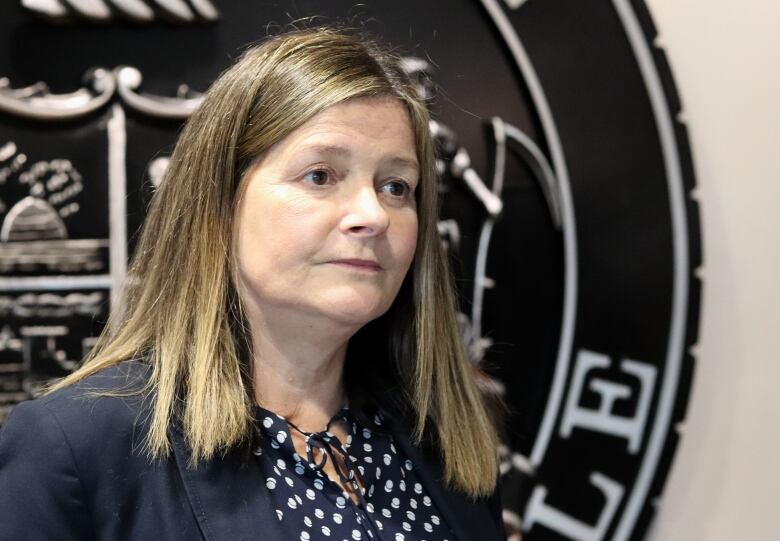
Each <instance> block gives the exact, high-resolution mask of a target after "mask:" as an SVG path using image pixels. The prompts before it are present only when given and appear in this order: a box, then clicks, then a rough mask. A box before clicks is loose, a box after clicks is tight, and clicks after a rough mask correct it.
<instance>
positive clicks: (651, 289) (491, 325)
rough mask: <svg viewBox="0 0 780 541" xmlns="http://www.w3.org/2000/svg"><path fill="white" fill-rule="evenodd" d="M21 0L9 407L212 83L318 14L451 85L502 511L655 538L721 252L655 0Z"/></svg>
mask: <svg viewBox="0 0 780 541" xmlns="http://www.w3.org/2000/svg"><path fill="white" fill-rule="evenodd" d="M20 3H21V2H20ZM10 4H12V3H9V5H10ZM23 4H24V6H25V7H26V8H27V11H26V12H25V11H23V10H19V9H16V8H18V6H14V11H8V12H4V13H2V14H3V15H4V17H0V21H2V22H0V35H2V36H13V44H10V42H9V43H8V44H7V45H8V46H7V47H5V48H3V50H5V51H6V54H4V55H0V222H1V223H0V265H2V267H3V275H2V276H0V314H2V316H3V317H4V318H5V320H7V321H8V324H4V326H3V327H2V329H0V351H3V352H4V355H5V357H4V358H5V359H7V360H6V361H0V362H3V363H4V365H3V369H2V370H0V372H2V374H0V383H1V384H2V387H1V388H2V389H3V391H1V392H0V422H2V418H3V416H4V415H5V413H7V411H9V409H10V406H11V405H13V403H15V402H18V401H19V400H21V399H24V398H26V397H29V396H30V393H31V392H32V390H33V387H34V386H33V385H32V383H34V382H38V381H40V380H42V379H45V378H46V377H48V376H58V375H61V374H62V373H65V372H67V370H69V369H71V368H72V367H73V365H74V364H75V362H76V361H77V360H78V359H79V358H80V357H81V356H82V355H83V354H84V352H85V351H87V350H88V349H89V347H91V344H92V343H93V338H92V336H93V335H94V333H95V332H97V331H98V330H99V329H95V328H94V324H93V321H94V320H95V319H96V318H97V319H100V318H102V317H104V316H105V307H106V305H107V302H106V301H108V300H110V298H111V297H112V295H113V294H114V293H115V292H116V289H117V288H118V287H119V285H120V284H121V283H122V280H123V279H124V269H125V263H126V260H127V255H128V254H129V253H132V249H133V239H134V237H133V232H135V231H136V230H137V229H138V227H139V226H140V224H141V223H142V220H143V216H144V209H145V207H146V203H147V202H148V198H149V196H150V194H151V193H152V192H153V190H154V187H155V186H156V184H157V183H158V182H159V180H160V179H161V178H162V172H163V171H164V169H165V166H166V164H167V160H166V157H165V152H166V150H167V149H170V146H171V145H172V144H173V142H174V140H175V136H176V133H177V130H178V128H179V127H180V125H181V122H182V120H183V119H185V118H186V117H187V116H188V115H189V114H190V112H191V111H192V110H193V109H194V108H195V107H197V104H198V103H199V99H200V94H199V91H202V90H204V89H205V88H207V86H208V85H209V84H210V82H211V81H212V80H213V79H214V78H215V77H216V76H217V75H218V74H219V73H220V72H221V71H222V70H223V69H224V68H225V67H226V66H227V64H228V63H229V57H228V55H230V54H233V53H234V52H235V51H237V50H239V49H240V47H242V46H243V45H245V44H246V43H249V42H252V41H256V40H257V39H258V38H259V37H261V36H262V35H263V34H264V33H265V29H266V27H267V26H268V25H269V24H270V25H272V26H273V25H282V24H284V23H286V22H288V21H290V20H291V19H297V18H303V17H310V16H320V15H321V16H324V17H323V21H324V22H329V21H330V22H332V21H335V20H342V21H348V22H349V21H351V22H352V23H353V24H361V25H364V26H366V27H367V29H368V30H369V31H371V32H372V33H374V34H377V35H379V36H380V37H382V38H385V39H386V40H387V41H388V42H390V43H392V44H394V45H397V46H399V47H400V48H401V49H402V51H403V52H404V53H405V54H407V56H406V57H405V59H404V62H405V68H406V69H407V71H408V72H409V73H410V74H411V75H413V76H414V77H416V78H417V81H418V82H419V87H420V90H421V91H422V92H424V93H426V94H427V95H428V97H429V99H430V103H431V111H432V114H433V117H434V119H435V121H434V122H433V123H432V126H431V129H432V131H433V133H434V135H435V136H436V139H437V141H438V144H439V151H440V163H439V166H440V170H441V173H442V180H441V185H440V188H441V192H442V201H443V208H442V220H441V222H440V224H439V229H440V233H441V236H442V240H443V242H444V243H445V244H446V245H447V247H448V250H449V253H450V254H451V258H452V264H453V269H454V273H455V276H456V282H457V286H458V288H459V293H460V299H461V312H462V313H461V321H462V328H463V337H464V341H465V343H466V345H467V348H468V352H469V355H470V357H471V359H472V360H473V361H474V362H475V363H479V365H480V367H481V368H483V369H484V371H485V373H486V374H487V375H488V376H489V378H487V379H486V380H485V381H484V382H483V383H484V386H485V388H486V390H487V391H489V392H492V393H496V394H498V395H500V396H501V397H502V398H503V400H504V402H505V403H506V405H507V406H508V412H507V414H506V415H505V416H504V417H503V419H504V421H503V423H502V433H503V438H504V442H505V445H504V446H503V449H502V453H503V457H504V461H503V469H502V472H503V474H504V483H503V486H504V507H505V514H504V518H505V521H506V522H507V523H508V524H509V525H510V526H512V527H514V528H516V529H518V530H519V529H522V530H524V534H523V536H524V539H531V540H533V539H574V540H594V541H595V540H601V539H616V540H625V539H629V538H631V539H636V538H639V537H641V536H642V535H643V533H644V532H645V530H646V528H647V525H648V523H649V521H650V519H651V517H652V513H653V509H654V506H653V502H654V501H655V500H656V499H657V498H658V497H659V495H660V493H661V490H662V488H663V483H664V480H665V477H666V474H667V471H668V468H669V465H670V463H671V460H672V456H673V453H674V449H675V446H676V443H677V439H678V434H677V432H676V430H675V426H676V425H677V423H679V422H680V421H681V420H682V419H683V417H684V414H685V406H686V402H687V396H688V394H687V393H688V390H689V387H690V384H691V376H692V368H693V358H692V356H691V355H690V352H689V351H688V350H689V347H690V346H691V345H692V344H693V343H694V342H695V340H696V331H697V326H698V306H699V281H698V279H697V278H696V277H695V276H694V274H693V272H694V269H696V268H697V267H698V266H699V265H700V264H701V254H700V239H699V223H698V207H697V204H696V202H695V201H694V200H693V199H692V198H691V196H690V192H691V190H692V189H693V187H694V176H693V168H692V163H691V157H690V152H689V150H688V144H687V136H686V132H685V127H684V125H683V124H682V123H681V122H680V120H679V113H680V111H681V105H680V103H679V100H678V98H677V94H676V92H675V88H674V84H673V80H672V77H671V73H670V70H669V68H668V65H667V63H666V61H665V58H664V55H663V52H662V51H661V50H659V49H658V48H657V47H655V46H654V45H653V40H654V38H655V35H656V33H655V29H654V28H653V25H652V21H651V18H650V16H649V14H648V12H647V10H646V8H645V6H644V4H643V3H642V2H640V1H636V0H601V1H598V2H587V3H584V2H579V3H577V2H567V3H566V2H557V3H556V2H542V1H541V0H458V1H453V2H448V3H447V4H446V6H444V5H443V4H442V3H438V2H412V1H411V0H398V1H396V2H392V3H390V2H388V3H383V4H381V5H371V6H368V7H365V6H364V7H358V8H356V7H355V5H354V2H350V1H346V0H329V1H328V2H315V1H310V2H290V3H286V2H281V3H275V4H273V5H270V4H269V5H266V4H260V3H253V2H219V1H217V0H212V1H199V2H193V1H189V2H185V1H182V2H177V3H170V2H162V1H160V0H144V1H143V2H140V1H139V2H134V3H131V2H124V1H122V0H97V1H96V2H93V3H92V4H94V5H91V7H90V9H86V8H84V6H85V5H86V4H83V3H79V2H71V1H70V0H59V1H58V2H32V1H30V2H24V3H23ZM55 4H56V5H57V6H59V5H60V4H62V6H61V7H62V9H59V8H57V9H55V8H53V7H52V6H54V5H55ZM82 4H83V5H82ZM131 4H133V5H132V6H131ZM173 4H176V6H175V7H176V9H175V10H174V11H171V9H172V8H171V6H173ZM101 6H102V7H101ZM55 7H56V6H55ZM2 9H3V8H0V10H2ZM6 9H10V8H6ZM128 10H129V11H128ZM36 16H43V19H42V20H40V21H37V22H31V21H32V20H33V19H35V17H36ZM52 19H53V20H54V22H55V23H56V24H55V25H53V26H52V25H50V21H51V20H52ZM111 19H115V20H116V21H117V23H118V24H117V25H116V26H112V22H111ZM361 21H362V22H361ZM96 22H97V23H99V24H94V23H96ZM63 23H65V24H63ZM9 39H10V38H9ZM128 44H130V45H131V46H129V45H128ZM11 45H13V46H11ZM52 50H57V51H59V57H60V58H62V59H64V60H63V61H61V62H51V61H50V58H49V57H48V56H47V54H48V53H46V54H44V53H43V51H52ZM19 66H24V71H23V72H22V71H19V69H20V68H19ZM97 66H103V69H100V68H98V69H94V68H95V67H97ZM88 68H90V69H88ZM85 70H86V71H87V73H86V76H85V77H84V79H83V83H82V86H81V87H79V78H80V77H81V76H82V74H83V72H84V71H85ZM35 81H41V84H33V83H35ZM192 89H195V90H192ZM41 220H44V222H45V224H46V228H44V229H40V228H38V229H35V228H33V229H34V231H33V229H31V228H32V225H31V224H33V225H34V224H36V223H38V222H40V221H41ZM42 232H43V233H45V236H44V237H41V234H43V233H42ZM31 235H32V236H31ZM35 235H38V236H37V237H36V236H35ZM39 237H40V238H39Z"/></svg>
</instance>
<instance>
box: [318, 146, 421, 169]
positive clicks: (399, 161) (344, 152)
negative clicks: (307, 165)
mask: <svg viewBox="0 0 780 541" xmlns="http://www.w3.org/2000/svg"><path fill="white" fill-rule="evenodd" d="M303 152H307V153H308V152H312V153H316V154H326V155H327V154H330V155H335V156H339V157H343V158H346V157H349V156H350V155H351V154H352V152H351V151H350V150H349V149H348V148H346V147H342V146H338V145H312V146H308V147H306V148H305V149H303ZM383 161H384V162H386V163H388V164H390V165H399V166H405V167H409V168H411V169H414V170H415V171H419V170H420V166H419V164H418V163H417V160H416V159H410V158H406V157H404V156H393V157H392V158H387V159H385V160H383Z"/></svg>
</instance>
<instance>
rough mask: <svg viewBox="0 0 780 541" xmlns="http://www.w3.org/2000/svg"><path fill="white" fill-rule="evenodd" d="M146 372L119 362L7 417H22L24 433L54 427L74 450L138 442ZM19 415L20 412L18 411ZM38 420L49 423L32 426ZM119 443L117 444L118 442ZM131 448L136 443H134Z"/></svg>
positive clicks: (146, 401)
mask: <svg viewBox="0 0 780 541" xmlns="http://www.w3.org/2000/svg"><path fill="white" fill-rule="evenodd" d="M150 372H151V367H150V366H149V365H148V364H146V363H143V362H142V361H136V360H131V361H124V362H121V363H119V364H116V365H114V366H111V367H109V368H106V369H104V370H101V371H100V372H97V373H95V374H93V375H91V376H89V377H87V378H84V379H83V380H81V381H79V382H77V383H74V384H73V385H70V386H68V387H64V388H62V389H58V390H56V391H54V392H52V393H49V394H46V395H44V396H41V397H39V398H36V399H34V400H30V401H28V402H23V403H21V404H19V405H17V406H16V407H15V408H14V410H13V411H12V412H11V416H10V417H9V420H10V419H11V418H12V417H17V418H19V417H22V418H23V419H19V420H22V422H23V423H24V424H25V426H27V427H28V429H29V430H33V431H34V430H38V429H44V428H43V427H50V429H54V428H56V429H57V430H59V431H61V432H62V433H63V435H64V436H65V437H66V438H67V440H68V441H69V442H70V443H71V445H72V446H73V447H74V451H77V450H79V449H77V448H80V450H86V449H88V448H90V447H92V446H97V447H103V446H105V445H108V446H109V447H110V444H111V442H112V441H117V440H122V441H123V442H127V441H128V440H131V442H133V441H134V440H137V439H139V438H140V436H141V435H142V434H143V433H144V430H142V428H143V426H144V425H145V422H146V420H147V417H148V413H149V411H148V410H149V396H148V394H146V393H145V392H144V385H145V384H146V382H147V381H148V379H149V374H150ZM17 410H19V411H17ZM43 417H46V418H50V419H51V422H48V421H47V422H40V423H39V422H35V420H36V419H42V418H43ZM117 442H118V441H117ZM135 443H136V444H137V443H138V442H135Z"/></svg>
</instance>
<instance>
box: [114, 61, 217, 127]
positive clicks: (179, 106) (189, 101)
mask: <svg viewBox="0 0 780 541" xmlns="http://www.w3.org/2000/svg"><path fill="white" fill-rule="evenodd" d="M116 78H117V83H118V91H119V95H120V96H121V97H122V100H123V101H124V102H125V103H126V104H127V105H128V107H130V108H131V109H133V110H135V111H138V112H140V113H145V114H147V115H150V116H155V117H161V118H179V119H184V118H187V117H189V116H190V115H191V114H192V112H193V111H194V110H195V109H197V107H198V105H200V103H201V101H203V95H202V94H200V93H198V92H194V91H192V90H191V89H190V88H189V87H188V86H187V85H181V86H179V91H178V96H177V97H175V98H171V97H167V96H154V95H151V94H142V93H139V92H137V91H138V89H139V88H140V87H141V84H142V83H143V77H142V75H141V72H140V71H138V70H137V69H136V68H133V67H131V66H124V67H121V68H118V69H117V70H116Z"/></svg>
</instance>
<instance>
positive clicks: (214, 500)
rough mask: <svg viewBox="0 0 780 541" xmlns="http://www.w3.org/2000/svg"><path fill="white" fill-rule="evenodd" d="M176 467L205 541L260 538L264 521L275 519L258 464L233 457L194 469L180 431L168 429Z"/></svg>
mask: <svg viewBox="0 0 780 541" xmlns="http://www.w3.org/2000/svg"><path fill="white" fill-rule="evenodd" d="M171 440H172V443H173V451H174V455H175V459H176V465H177V467H178V469H179V473H180V474H181V478H182V481H183V482H184V489H185V491H186V493H187V497H188V498H189V500H190V504H191V506H192V510H193V512H194V513H195V517H196V519H197V521H198V526H199V527H200V531H201V533H202V534H203V538H204V539H206V540H208V541H228V540H230V541H234V540H238V539H259V538H261V537H262V526H263V523H264V521H266V520H270V519H271V517H274V518H276V517H275V514H274V513H275V512H274V509H273V507H272V506H271V501H270V498H269V496H268V491H267V490H266V488H265V483H264V481H263V478H262V475H261V472H260V468H259V467H258V464H257V461H255V460H248V461H246V462H244V461H242V460H241V459H240V458H239V457H238V456H236V454H228V455H227V456H225V457H224V458H220V457H217V458H214V459H212V460H208V461H202V462H201V463H200V464H199V465H198V467H197V468H196V469H191V468H189V467H188V466H187V465H188V464H189V460H190V457H191V453H190V451H189V446H188V445H187V444H186V442H185V440H184V436H183V434H182V433H181V430H180V429H179V428H178V427H177V428H172V429H171Z"/></svg>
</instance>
